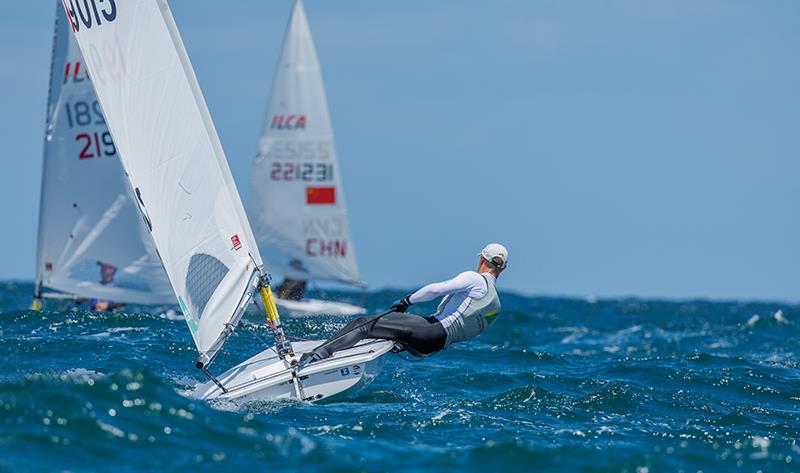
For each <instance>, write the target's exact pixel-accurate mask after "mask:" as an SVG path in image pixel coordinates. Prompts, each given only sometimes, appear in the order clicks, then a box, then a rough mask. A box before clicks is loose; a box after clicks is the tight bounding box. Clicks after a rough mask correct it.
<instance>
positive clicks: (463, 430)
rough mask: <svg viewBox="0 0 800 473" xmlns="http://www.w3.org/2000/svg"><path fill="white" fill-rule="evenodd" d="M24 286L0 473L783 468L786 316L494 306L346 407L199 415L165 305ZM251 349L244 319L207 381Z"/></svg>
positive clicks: (3, 313) (792, 312) (747, 310)
mask: <svg viewBox="0 0 800 473" xmlns="http://www.w3.org/2000/svg"><path fill="white" fill-rule="evenodd" d="M32 289H33V288H32V286H31V285H30V284H22V283H3V284H0V335H2V348H0V359H2V367H3V368H2V371H0V471H26V472H27V471H114V472H125V471H182V472H186V471H216V472H220V471H228V472H230V471H239V470H238V469H244V471H282V472H289V471H320V472H327V471H341V472H353V471H369V472H371V471H375V472H381V471H392V472H394V471H400V472H412V471H426V472H428V471H432V472H436V471H442V472H444V471H448V472H449V471H458V472H472V471H474V472H487V471H494V472H501V471H536V472H546V471H565V472H630V473H652V472H662V471H664V472H687V473H688V472H692V473H695V472H699V471H702V472H704V473H708V472H717V471H718V472H737V471H742V472H753V473H755V472H758V471H761V472H783V471H786V472H790V471H796V470H800V468H798V467H797V465H798V463H800V443H798V442H799V441H800V362H798V355H800V330H798V327H800V307H799V306H796V305H789V304H785V303H757V302H708V301H675V302H671V301H659V300H640V299H618V300H603V299H599V300H582V299H564V298H546V297H528V296H521V295H514V294H503V295H502V300H503V308H504V310H503V313H502V314H501V316H500V318H499V319H498V320H497V322H496V323H495V324H494V325H492V327H491V328H490V330H489V331H488V332H487V333H485V334H484V335H482V336H481V337H480V338H479V339H477V340H475V341H472V342H469V343H464V344H462V345H458V346H456V347H454V348H452V349H450V350H447V351H446V352H443V353H440V354H438V355H436V356H434V357H430V358H427V359H424V360H422V361H408V360H404V359H402V358H400V357H398V356H396V355H391V357H390V358H389V360H388V362H387V364H386V367H385V369H384V372H383V374H382V375H381V376H380V377H379V378H378V379H377V380H376V381H375V382H374V383H373V384H372V385H370V386H369V387H368V388H366V389H365V390H363V391H362V392H360V393H358V394H355V395H353V396H351V397H350V398H347V399H344V400H339V401H333V402H325V403H321V404H301V403H297V402H273V403H270V402H265V403H259V404H248V405H234V404H226V405H214V404H208V403H206V402H201V401H197V400H193V399H191V398H189V397H188V396H187V393H188V391H189V390H190V389H191V388H192V386H193V385H194V383H196V382H197V381H201V380H203V376H202V374H200V373H198V371H197V370H196V369H195V368H194V367H193V363H194V360H195V351H194V348H193V345H192V342H191V339H190V336H189V332H188V330H187V328H186V324H185V322H184V321H183V320H182V319H181V318H180V317H179V315H178V314H176V313H175V308H173V307H156V308H153V307H130V308H127V309H125V310H124V311H122V312H119V313H91V312H88V311H86V310H84V309H82V308H80V307H74V306H71V303H69V302H65V303H58V302H51V303H49V304H48V310H46V311H44V312H41V313H35V312H31V311H29V310H27V309H26V308H27V306H28V305H29V303H30V294H31V292H32ZM402 294H403V293H402V292H397V291H394V292H393V291H385V292H374V293H369V294H367V295H366V298H365V299H364V302H365V303H366V306H367V307H368V308H369V310H370V311H371V312H378V311H381V310H382V309H384V308H385V307H387V305H389V304H390V303H391V301H393V300H395V299H396V298H398V297H399V296H401V295H402ZM317 295H319V294H317ZM336 297H337V298H339V299H342V300H346V301H350V302H356V303H358V302H361V297H362V296H361V295H359V294H348V293H339V294H336ZM346 321H347V319H346V318H343V317H320V318H286V320H285V321H284V322H285V325H286V327H287V329H288V331H289V332H290V333H292V334H294V335H298V336H303V337H315V338H316V337H324V336H326V335H328V334H330V333H332V331H334V330H335V329H336V328H337V327H339V326H341V325H343V324H344V323H345V322H346ZM267 340H269V331H268V329H267V328H266V327H265V326H264V324H263V323H259V322H258V321H257V320H254V321H253V322H251V323H248V324H247V325H246V326H245V327H243V328H241V329H240V330H238V331H237V333H236V335H235V336H234V337H233V339H232V340H231V341H230V342H229V343H228V345H226V352H225V353H224V354H223V355H221V356H220V357H219V358H218V359H217V360H216V361H215V363H214V364H213V365H212V370H217V371H218V372H219V371H221V370H222V369H223V368H227V367H229V366H232V365H233V364H235V363H236V362H238V361H241V360H242V359H244V358H245V357H248V356H250V355H252V354H254V353H256V352H258V351H261V350H262V349H263V348H264V343H265V342H266V341H267Z"/></svg>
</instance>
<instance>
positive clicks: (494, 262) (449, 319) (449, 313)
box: [299, 243, 508, 367]
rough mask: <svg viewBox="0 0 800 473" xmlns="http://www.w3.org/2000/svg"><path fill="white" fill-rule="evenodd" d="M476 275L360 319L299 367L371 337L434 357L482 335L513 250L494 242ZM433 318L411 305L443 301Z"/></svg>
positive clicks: (305, 357) (496, 303)
mask: <svg viewBox="0 0 800 473" xmlns="http://www.w3.org/2000/svg"><path fill="white" fill-rule="evenodd" d="M479 256H480V259H479V262H478V269H477V271H465V272H463V273H461V274H459V275H458V276H456V277H454V278H453V279H450V280H448V281H443V282H439V283H434V284H429V285H427V286H425V287H423V288H422V289H420V290H418V291H417V292H414V293H413V294H409V295H407V296H406V297H404V298H402V299H400V300H399V301H397V302H395V303H394V304H392V307H391V309H390V311H389V312H386V313H384V314H381V315H374V316H368V317H359V318H357V319H355V320H353V321H352V322H350V323H349V324H347V325H346V326H345V327H344V328H342V329H341V330H339V331H338V332H336V334H335V335H333V336H332V337H331V338H329V339H328V340H327V341H326V342H325V343H323V344H322V345H320V346H319V347H317V348H315V349H314V350H313V351H311V352H308V353H304V354H303V356H302V357H301V358H300V362H299V365H300V366H301V367H302V366H305V365H307V364H308V363H313V362H315V361H319V360H324V359H326V358H329V357H330V356H332V355H333V354H334V353H336V352H337V351H340V350H345V349H347V348H351V347H353V346H355V345H356V344H357V343H358V342H360V341H361V340H364V339H366V338H376V339H382V340H393V341H395V342H397V348H398V350H407V351H408V352H409V353H411V354H413V355H416V356H427V355H432V354H434V353H436V352H438V351H440V350H443V349H445V348H447V347H449V346H451V345H453V344H455V343H458V342H463V341H466V340H470V339H472V338H475V337H477V336H478V335H480V334H481V333H482V332H483V331H484V330H486V328H487V327H488V326H489V325H490V324H491V323H492V322H494V320H495V318H496V316H497V314H498V313H499V312H500V298H499V297H498V295H497V289H495V282H496V280H497V278H498V277H499V276H500V273H502V272H503V270H504V269H505V268H506V265H507V264H508V250H506V248H505V247H504V246H503V245H500V244H498V243H490V244H489V245H486V247H485V248H484V249H483V250H482V251H481V252H480V255H479ZM442 296H444V298H443V299H442V301H441V302H440V303H439V307H438V308H437V310H436V312H435V313H434V314H433V315H430V316H428V317H420V316H417V315H410V314H406V313H405V311H406V310H407V309H408V307H409V306H411V305H413V304H418V303H420V302H428V301H432V300H434V299H436V298H437V297H442Z"/></svg>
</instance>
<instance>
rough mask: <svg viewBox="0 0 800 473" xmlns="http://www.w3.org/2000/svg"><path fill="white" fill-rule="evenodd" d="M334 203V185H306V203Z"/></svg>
mask: <svg viewBox="0 0 800 473" xmlns="http://www.w3.org/2000/svg"><path fill="white" fill-rule="evenodd" d="M335 203H336V188H335V187H306V204H307V205H325V204H335Z"/></svg>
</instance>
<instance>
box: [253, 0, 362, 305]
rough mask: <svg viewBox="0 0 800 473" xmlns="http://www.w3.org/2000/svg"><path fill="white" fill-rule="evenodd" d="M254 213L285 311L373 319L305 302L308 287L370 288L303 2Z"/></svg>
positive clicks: (269, 122)
mask: <svg viewBox="0 0 800 473" xmlns="http://www.w3.org/2000/svg"><path fill="white" fill-rule="evenodd" d="M248 211H249V215H250V220H251V221H252V222H253V229H254V230H255V235H256V239H257V241H258V243H259V244H260V246H261V249H262V253H263V254H264V258H265V261H266V262H267V264H268V266H269V267H270V268H271V269H272V270H273V271H275V272H277V273H279V274H282V275H284V276H285V277H286V278H287V281H286V284H284V285H283V288H285V289H284V290H280V289H279V290H278V297H279V300H278V304H279V305H281V306H283V307H285V308H286V309H288V310H290V311H291V312H292V313H303V314H313V313H327V314H341V315H354V314H358V313H363V312H365V310H364V309H363V308H361V307H358V306H355V305H352V304H345V303H341V302H332V301H322V300H313V299H302V300H300V299H301V297H302V293H303V292H304V288H305V282H306V281H335V282H340V283H345V284H350V285H354V286H359V287H363V286H364V283H363V282H361V280H360V279H359V275H358V262H357V260H356V254H355V247H354V245H353V239H352V237H351V235H350V224H349V222H348V218H347V205H346V203H345V196H344V189H343V188H342V181H341V173H340V172H339V163H338V162H337V159H336V149H335V147H334V142H333V129H332V128H331V119H330V114H329V113H328V104H327V100H326V98H325V89H324V88H323V85H322V74H321V72H320V64H319V61H318V59H317V53H316V51H315V49H314V42H313V39H312V37H311V30H310V29H309V25H308V20H307V19H306V14H305V10H304V9H303V2H302V1H301V0H295V2H294V5H293V7H292V15H291V18H290V20H289V26H288V28H287V30H286V36H285V37H284V40H283V50H282V52H281V56H280V60H279V63H278V70H277V72H276V74H275V80H274V82H273V84H272V95H271V98H270V101H269V107H268V109H267V115H266V119H265V121H264V127H263V131H262V132H261V138H260V140H259V143H258V155H257V156H256V159H255V162H254V163H253V170H252V180H251V186H250V199H249V207H248ZM282 293H285V294H282ZM293 293H294V294H293Z"/></svg>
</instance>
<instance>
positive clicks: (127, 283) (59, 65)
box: [34, 0, 175, 309]
mask: <svg viewBox="0 0 800 473" xmlns="http://www.w3.org/2000/svg"><path fill="white" fill-rule="evenodd" d="M84 64H85V63H84V61H83V57H82V56H81V52H80V49H79V48H78V44H77V43H76V42H75V38H74V37H73V35H72V34H71V33H70V24H69V21H68V20H67V16H66V14H65V13H64V7H63V6H62V3H61V0H58V1H57V8H56V24H55V34H54V39H53V57H52V65H51V71H50V94H49V99H48V104H47V125H46V130H45V141H44V165H43V170H42V190H41V202H40V209H39V236H38V245H37V256H36V294H34V308H37V309H38V308H39V306H40V305H41V299H42V298H43V297H53V298H70V299H72V298H74V299H92V298H94V299H99V300H106V301H114V302H116V303H136V304H174V303H175V295H174V293H173V292H172V288H171V287H170V285H169V281H167V277H166V274H165V273H164V269H163V268H162V266H161V261H160V260H159V258H158V255H157V254H156V252H155V247H154V246H153V242H152V238H151V237H150V235H149V233H148V231H147V229H146V228H145V225H144V223H143V221H142V218H141V216H140V215H139V212H138V210H137V209H136V204H135V203H134V199H133V196H132V193H131V190H130V185H129V184H128V180H127V179H126V177H125V174H124V171H123V169H122V166H121V165H120V162H119V158H118V156H117V148H116V146H115V145H114V141H113V140H112V139H111V134H110V133H109V132H108V129H107V128H106V123H105V118H104V117H103V113H102V111H101V109H100V105H99V103H98V102H97V98H96V97H95V94H94V88H93V87H92V84H91V82H90V81H89V76H88V75H87V74H86V67H85V65H84ZM46 289H49V290H55V291H60V292H45V290H46ZM98 306H99V305H98ZM105 308H110V307H105Z"/></svg>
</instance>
